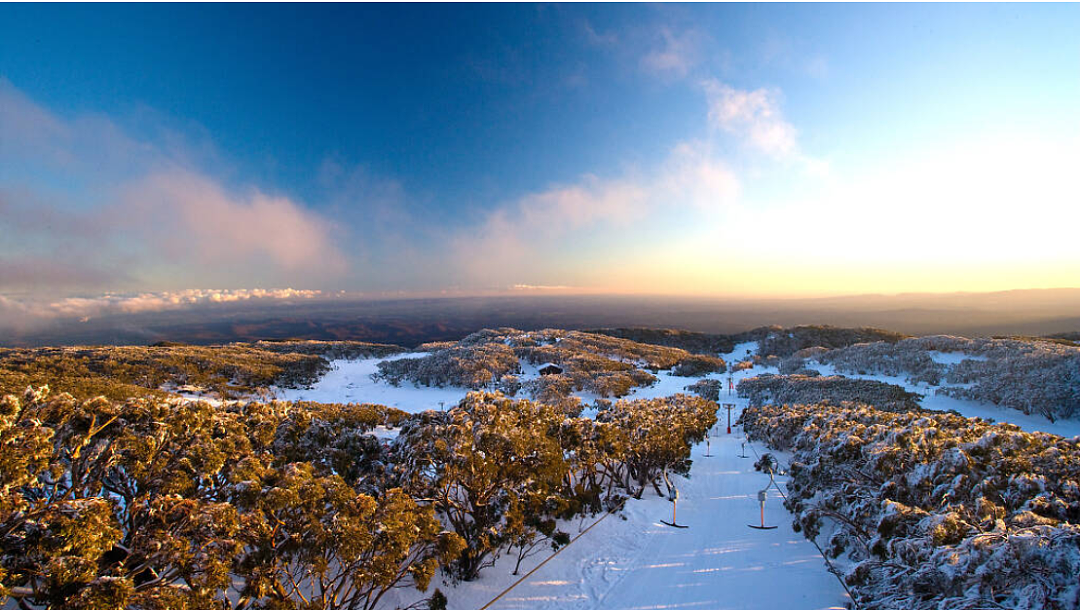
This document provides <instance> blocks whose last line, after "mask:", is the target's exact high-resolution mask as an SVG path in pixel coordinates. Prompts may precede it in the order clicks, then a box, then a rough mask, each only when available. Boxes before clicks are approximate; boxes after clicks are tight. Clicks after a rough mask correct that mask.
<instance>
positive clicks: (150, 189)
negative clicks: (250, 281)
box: [117, 169, 345, 277]
mask: <svg viewBox="0 0 1080 610" xmlns="http://www.w3.org/2000/svg"><path fill="white" fill-rule="evenodd" d="M121 202H122V203H121V204H120V206H119V208H118V209H119V211H120V212H121V215H122V217H123V218H118V219H117V222H118V223H126V224H127V225H128V228H129V229H130V230H132V231H138V232H141V235H140V237H141V238H142V239H144V240H146V241H147V242H148V245H153V246H156V247H160V248H162V249H163V251H164V252H167V253H168V255H169V257H170V258H171V259H173V260H174V261H178V262H181V263H185V264H190V263H198V264H201V265H208V266H209V265H222V264H229V265H237V266H243V265H244V264H251V263H253V264H263V263H270V264H271V265H272V266H274V267H277V268H279V269H282V270H284V271H309V272H313V273H317V274H318V275H319V276H323V277H325V276H328V275H329V276H333V275H339V274H340V273H342V272H343V270H344V266H345V262H344V257H343V256H342V254H341V253H340V252H339V251H338V250H337V248H336V247H335V246H334V244H333V241H332V238H331V232H332V225H331V223H330V222H329V221H328V220H326V219H323V218H322V217H320V216H319V215H318V214H315V213H314V212H311V211H310V210H307V209H305V208H304V207H303V206H301V205H299V204H297V203H296V202H294V201H292V200H291V199H289V198H287V197H282V196H271V195H267V194H265V193H262V192H261V191H258V190H255V189H252V190H251V191H250V192H249V193H247V194H245V195H239V196H238V195H235V194H231V193H228V192H226V191H225V189H224V188H223V187H222V186H221V185H219V184H218V183H216V182H214V181H213V180H211V179H209V178H207V177H206V176H203V175H201V174H198V173H194V172H191V171H187V170H182V169H176V170H172V171H166V172H159V173H155V174H151V175H149V176H146V177H145V178H142V179H140V180H138V181H136V182H134V183H132V184H129V185H127V186H126V187H125V188H124V190H123V193H122V195H121Z"/></svg>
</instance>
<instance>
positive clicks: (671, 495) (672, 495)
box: [660, 470, 690, 529]
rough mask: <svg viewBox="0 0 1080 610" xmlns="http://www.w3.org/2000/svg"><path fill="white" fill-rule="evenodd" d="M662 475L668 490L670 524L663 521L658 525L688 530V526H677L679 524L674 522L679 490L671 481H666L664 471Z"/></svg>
mask: <svg viewBox="0 0 1080 610" xmlns="http://www.w3.org/2000/svg"><path fill="white" fill-rule="evenodd" d="M663 475H664V483H666V484H667V488H668V499H669V500H671V523H668V522H667V521H664V520H663V519H661V520H660V523H663V524H664V525H670V526H671V527H677V528H679V529H686V528H688V527H690V526H689V525H679V522H678V521H676V520H675V515H676V512H677V511H678V508H679V488H678V487H675V486H674V485H672V484H671V480H670V479H668V476H667V471H666V470H665V471H664V473H663Z"/></svg>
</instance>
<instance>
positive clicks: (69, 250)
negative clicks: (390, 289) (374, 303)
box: [0, 79, 347, 292]
mask: <svg viewBox="0 0 1080 610" xmlns="http://www.w3.org/2000/svg"><path fill="white" fill-rule="evenodd" d="M137 118H139V119H140V120H141V121H142V122H146V123H149V124H148V125H140V127H141V129H140V130H139V133H153V134H155V135H154V136H152V137H136V136H134V135H132V132H131V131H129V130H128V129H125V128H124V127H122V126H121V125H120V124H119V123H117V122H115V121H113V120H111V119H110V118H108V117H105V116H101V115H89V114H88V115H80V116H75V117H62V116H59V115H57V114H54V113H52V112H50V111H49V110H47V109H45V108H44V107H42V106H40V105H38V104H36V103H35V102H34V101H33V100H32V99H30V98H29V97H28V96H27V95H25V94H24V93H23V92H21V91H19V90H18V89H17V88H15V87H14V86H13V85H12V84H11V83H10V82H8V81H6V80H3V79H0V133H2V134H3V136H2V137H0V234H3V235H5V239H4V240H0V260H2V261H4V263H5V269H4V270H3V271H2V272H0V290H4V291H8V292H11V291H12V290H39V291H40V290H46V291H49V292H56V291H63V290H64V289H66V290H67V292H71V291H73V290H81V289H86V288H99V289H100V288H108V289H124V290H127V289H133V288H134V289H138V288H158V289H160V288H165V287H172V286H178V287H182V286H183V285H185V284H186V285H191V284H196V285H197V284H203V283H214V284H226V285H229V284H238V283H241V282H244V283H248V282H257V283H265V284H268V285H274V284H278V285H280V284H283V283H288V284H293V283H304V284H308V285H309V286H310V285H311V284H314V283H319V282H326V281H330V280H332V279H334V278H338V277H340V276H342V274H343V273H345V272H346V271H347V264H346V256H345V255H344V253H343V252H342V251H341V249H340V248H339V247H338V245H337V239H338V237H339V236H340V235H339V231H338V230H337V228H336V226H335V223H334V222H332V221H331V220H330V218H328V217H326V216H324V215H322V214H320V213H319V212H317V211H315V210H314V209H313V208H312V207H310V206H308V205H306V204H305V203H304V202H301V201H298V200H297V199H295V198H292V197H289V196H286V195H281V194H272V193H267V192H266V191H264V190H263V189H260V188H258V187H256V186H253V185H243V184H241V185H239V186H231V185H227V184H226V183H225V181H224V180H222V179H221V178H220V177H217V176H215V175H214V173H213V171H210V169H213V168H214V167H216V166H214V165H213V164H211V163H206V162H207V161H208V160H210V161H212V160H213V159H214V156H213V154H212V146H210V145H208V144H206V143H197V144H191V141H190V140H189V139H187V138H186V137H185V136H183V135H181V134H179V133H178V132H175V131H173V130H171V129H170V128H169V127H168V124H167V121H165V120H162V119H160V117H158V116H157V115H155V114H154V113H153V112H152V111H148V110H147V111H142V112H140V113H138V117H137ZM208 150H209V151H211V152H207V151H208ZM208 168H210V169H208Z"/></svg>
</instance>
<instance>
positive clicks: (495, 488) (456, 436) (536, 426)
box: [397, 392, 567, 580]
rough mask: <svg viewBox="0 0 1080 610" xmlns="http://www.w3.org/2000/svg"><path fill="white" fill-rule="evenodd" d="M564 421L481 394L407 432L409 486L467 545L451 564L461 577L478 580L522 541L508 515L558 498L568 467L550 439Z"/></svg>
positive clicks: (402, 441) (548, 410)
mask: <svg viewBox="0 0 1080 610" xmlns="http://www.w3.org/2000/svg"><path fill="white" fill-rule="evenodd" d="M562 420H563V415H562V413H561V412H560V411H559V410H558V409H556V408H553V407H550V406H547V405H543V404H540V403H534V402H532V401H528V400H512V399H509V398H507V397H505V396H503V395H501V394H498V393H496V394H488V393H479V392H474V393H470V394H469V395H468V396H467V397H466V398H465V399H464V400H462V402H461V404H459V405H458V406H457V407H456V408H454V409H452V410H451V411H449V412H448V413H446V414H445V416H441V417H439V416H436V414H434V413H432V414H431V416H430V418H429V419H428V420H427V421H425V422H422V423H421V424H419V425H417V426H414V427H411V428H406V429H404V430H403V431H402V434H401V436H399V438H398V441H397V442H398V446H399V450H400V451H401V452H402V453H404V454H405V455H406V457H405V458H404V460H403V466H404V470H405V479H406V480H407V481H408V484H409V485H410V487H411V489H412V490H414V493H416V494H418V495H423V496H424V497H426V498H427V499H429V500H430V501H431V503H432V504H433V506H434V507H435V509H436V511H437V512H438V513H439V515H441V516H442V517H443V519H445V521H446V522H447V523H448V524H449V526H450V527H451V528H452V529H453V531H454V532H456V533H457V534H458V535H459V536H460V537H461V539H463V540H464V541H465V544H466V546H465V548H464V549H463V550H462V551H461V553H460V554H459V555H458V557H457V559H456V560H455V561H454V562H453V563H451V565H450V568H451V571H452V573H453V575H454V576H455V577H457V578H460V579H462V580H473V579H475V578H476V577H477V575H478V574H479V572H480V570H481V569H482V568H483V567H485V566H487V565H491V564H492V563H493V562H494V560H495V559H496V558H497V557H498V556H499V555H500V553H501V552H502V551H503V550H504V549H505V548H506V547H507V546H508V545H510V544H512V543H514V542H515V534H517V539H518V540H517V541H520V538H521V532H520V531H513V529H512V528H508V526H507V516H508V514H511V513H512V512H513V511H515V510H521V507H522V506H525V505H530V504H533V505H535V503H536V502H537V501H538V500H539V501H540V502H541V503H542V502H543V501H544V500H545V499H546V498H547V496H550V495H553V494H554V493H555V492H556V490H557V489H558V486H559V485H560V482H561V481H562V480H563V478H564V476H565V473H566V469H567V465H566V462H565V460H564V459H563V454H562V450H561V447H560V446H559V444H558V442H557V440H556V438H555V436H554V435H553V434H551V433H550V432H551V431H552V430H555V429H557V428H558V426H559V425H560V423H561V422H562ZM511 524H513V515H511Z"/></svg>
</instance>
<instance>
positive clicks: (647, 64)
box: [641, 26, 708, 78]
mask: <svg viewBox="0 0 1080 610" xmlns="http://www.w3.org/2000/svg"><path fill="white" fill-rule="evenodd" d="M657 37H658V38H659V43H658V44H657V45H656V46H654V47H653V48H652V49H651V50H650V51H648V52H647V53H646V54H645V55H643V56H642V58H641V66H642V68H644V69H645V70H646V71H648V72H651V73H654V74H658V75H661V76H665V77H674V78H685V77H686V76H687V75H689V74H690V73H691V71H692V70H693V69H694V68H695V67H697V66H698V64H700V63H701V62H702V60H703V59H704V57H705V53H706V42H707V40H708V37H707V36H706V35H705V34H703V33H701V32H699V31H698V30H694V29H687V30H681V31H676V30H673V29H672V28H670V27H666V26H665V27H661V28H660V29H659V31H658V33H657Z"/></svg>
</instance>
